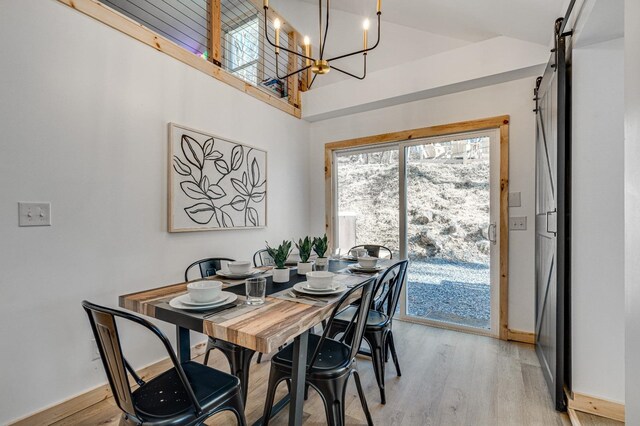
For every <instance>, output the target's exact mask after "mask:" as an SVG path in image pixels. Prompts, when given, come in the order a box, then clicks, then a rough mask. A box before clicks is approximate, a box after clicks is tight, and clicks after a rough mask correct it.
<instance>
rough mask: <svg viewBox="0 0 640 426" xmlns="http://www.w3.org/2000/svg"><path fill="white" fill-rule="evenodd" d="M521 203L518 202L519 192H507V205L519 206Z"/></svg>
mask: <svg viewBox="0 0 640 426" xmlns="http://www.w3.org/2000/svg"><path fill="white" fill-rule="evenodd" d="M520 206H522V203H521V202H520V193H519V192H510V193H509V207H520Z"/></svg>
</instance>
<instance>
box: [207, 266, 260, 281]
mask: <svg viewBox="0 0 640 426" xmlns="http://www.w3.org/2000/svg"><path fill="white" fill-rule="evenodd" d="M263 272H264V271H263V270H262V269H250V270H249V272H247V273H245V274H233V273H231V271H227V270H219V271H217V272H216V275H220V276H221V277H225V278H230V279H232V280H240V279H242V278H249V277H252V276H254V275H258V274H261V273H263Z"/></svg>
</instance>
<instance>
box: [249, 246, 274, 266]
mask: <svg viewBox="0 0 640 426" xmlns="http://www.w3.org/2000/svg"><path fill="white" fill-rule="evenodd" d="M275 264H276V263H275V262H274V261H273V258H272V257H271V256H270V255H269V253H268V252H267V249H262V250H258V251H257V252H255V253H254V254H253V266H255V267H258V266H274V265H275Z"/></svg>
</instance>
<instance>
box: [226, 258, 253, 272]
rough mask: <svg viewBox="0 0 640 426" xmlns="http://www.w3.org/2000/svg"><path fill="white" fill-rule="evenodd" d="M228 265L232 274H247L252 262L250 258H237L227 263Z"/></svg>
mask: <svg viewBox="0 0 640 426" xmlns="http://www.w3.org/2000/svg"><path fill="white" fill-rule="evenodd" d="M227 267H228V268H229V271H230V272H231V273H232V274H246V273H247V272H249V270H250V269H251V262H249V261H248V260H235V261H233V262H229V263H227Z"/></svg>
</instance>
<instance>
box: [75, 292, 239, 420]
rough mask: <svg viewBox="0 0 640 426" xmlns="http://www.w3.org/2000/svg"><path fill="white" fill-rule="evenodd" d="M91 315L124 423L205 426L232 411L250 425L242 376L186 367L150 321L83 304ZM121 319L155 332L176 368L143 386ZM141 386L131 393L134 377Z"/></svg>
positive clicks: (192, 365) (191, 364) (199, 366)
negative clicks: (123, 340) (126, 349)
mask: <svg viewBox="0 0 640 426" xmlns="http://www.w3.org/2000/svg"><path fill="white" fill-rule="evenodd" d="M82 307H83V308H84V310H85V311H86V312H87V315H88V316H89V322H90V323H91V329H92V330H93V335H94V336H95V339H96V343H97V345H98V350H99V351H100V357H101V358H102V365H103V366H104V370H105V372H106V373H107V379H108V380H109V385H110V386H111V392H112V393H113V399H114V400H115V403H116V405H117V406H118V408H120V409H121V410H122V411H123V415H122V419H121V422H120V424H136V425H145V424H148V425H154V426H156V425H157V426H161V425H200V424H203V422H204V420H206V419H207V418H209V417H211V416H212V415H214V414H216V413H218V412H221V411H226V410H229V411H232V412H233V413H234V414H235V416H236V418H237V420H238V424H240V425H242V426H244V425H246V419H245V417H244V402H243V400H242V394H241V389H240V381H239V380H238V378H237V377H234V376H232V375H230V374H227V373H223V372H222V371H218V370H215V369H213V368H210V367H206V366H204V365H202V364H198V363H196V362H192V361H186V362H183V363H182V364H181V363H180V362H179V361H178V358H177V356H176V354H175V352H174V351H173V349H172V348H171V343H169V340H168V339H167V337H166V336H165V335H164V334H163V333H162V332H161V331H160V330H159V329H158V328H157V327H156V326H155V325H153V324H151V323H150V322H148V321H146V320H144V319H142V318H140V317H138V316H136V315H133V314H130V313H128V312H124V311H119V310H116V309H110V308H105V307H103V306H98V305H95V304H93V303H90V302H87V301H86V300H85V301H83V302H82ZM116 317H117V318H122V319H125V320H129V321H132V322H134V323H137V324H140V325H141V326H143V327H145V328H147V329H149V330H151V332H152V333H153V334H155V335H156V336H157V337H158V338H159V339H160V340H161V341H162V343H163V345H164V347H165V349H166V350H167V353H168V354H169V358H170V359H171V362H172V363H173V368H171V369H169V370H167V371H165V372H164V373H161V374H160V375H158V376H157V377H154V378H153V379H151V380H149V381H148V382H145V381H143V380H142V379H141V378H140V377H139V376H138V375H137V374H136V372H135V370H134V369H133V368H131V366H130V365H129V363H128V362H127V360H126V359H125V358H124V356H123V354H122V347H121V344H120V337H119V335H118V327H117V325H116ZM127 372H129V374H131V376H132V377H133V379H134V380H135V381H136V383H137V384H138V385H139V387H138V389H136V390H134V391H133V392H132V391H131V387H130V385H129V377H128V375H127Z"/></svg>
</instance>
